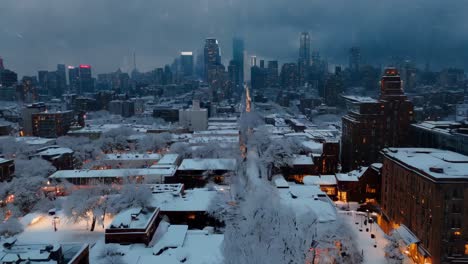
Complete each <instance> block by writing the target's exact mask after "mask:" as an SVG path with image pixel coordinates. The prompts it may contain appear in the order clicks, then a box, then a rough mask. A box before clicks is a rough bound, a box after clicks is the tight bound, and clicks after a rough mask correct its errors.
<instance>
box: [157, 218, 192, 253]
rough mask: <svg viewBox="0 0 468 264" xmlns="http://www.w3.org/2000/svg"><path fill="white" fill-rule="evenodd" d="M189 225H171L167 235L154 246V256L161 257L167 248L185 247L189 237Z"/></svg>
mask: <svg viewBox="0 0 468 264" xmlns="http://www.w3.org/2000/svg"><path fill="white" fill-rule="evenodd" d="M187 231H188V226H187V225H170V226H169V227H168V228H167V231H166V233H165V234H164V235H163V236H162V237H161V239H160V240H159V241H158V242H157V243H156V244H155V245H154V246H153V254H154V255H160V254H161V253H162V251H163V250H165V249H167V248H178V247H181V246H183V245H184V241H185V237H186V236H187Z"/></svg>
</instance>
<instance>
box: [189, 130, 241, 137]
mask: <svg viewBox="0 0 468 264" xmlns="http://www.w3.org/2000/svg"><path fill="white" fill-rule="evenodd" d="M238 135H239V130H238V129H221V130H203V131H195V132H193V136H194V137H200V136H238Z"/></svg>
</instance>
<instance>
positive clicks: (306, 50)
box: [298, 32, 310, 85]
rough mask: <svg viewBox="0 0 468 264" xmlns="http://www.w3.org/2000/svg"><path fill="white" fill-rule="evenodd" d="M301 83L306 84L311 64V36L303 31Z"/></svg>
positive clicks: (300, 58) (300, 56)
mask: <svg viewBox="0 0 468 264" xmlns="http://www.w3.org/2000/svg"><path fill="white" fill-rule="evenodd" d="M299 42H300V43H299V61H298V70H299V84H300V85H304V83H305V81H306V80H307V75H308V74H307V73H308V70H309V66H310V36H309V33H308V32H302V33H301V36H300V39H299Z"/></svg>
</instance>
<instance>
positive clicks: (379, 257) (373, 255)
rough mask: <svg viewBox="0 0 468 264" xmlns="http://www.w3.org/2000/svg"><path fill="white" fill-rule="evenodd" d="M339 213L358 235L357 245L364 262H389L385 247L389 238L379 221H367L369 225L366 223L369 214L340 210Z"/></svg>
mask: <svg viewBox="0 0 468 264" xmlns="http://www.w3.org/2000/svg"><path fill="white" fill-rule="evenodd" d="M339 214H340V215H341V216H342V217H343V220H344V221H345V222H347V223H349V226H350V228H351V232H353V233H354V235H355V237H356V241H357V243H358V244H357V245H356V246H357V247H358V249H359V250H360V251H361V252H362V254H363V257H364V260H363V263H365V264H375V263H387V260H386V259H385V250H384V248H385V246H386V245H387V243H388V240H387V239H386V238H385V233H384V232H383V231H382V229H380V227H379V226H378V225H377V223H372V224H369V223H367V225H364V220H365V219H366V217H367V214H366V213H363V212H357V211H339ZM356 223H357V224H356ZM366 228H369V231H366ZM360 230H362V231H360ZM371 234H374V235H375V238H374V239H373V238H371Z"/></svg>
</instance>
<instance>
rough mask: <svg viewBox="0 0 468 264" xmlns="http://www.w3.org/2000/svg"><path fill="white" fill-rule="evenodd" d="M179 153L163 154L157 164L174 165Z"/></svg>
mask: <svg viewBox="0 0 468 264" xmlns="http://www.w3.org/2000/svg"><path fill="white" fill-rule="evenodd" d="M178 159H179V154H164V155H163V156H162V158H161V159H160V160H159V161H158V165H176V163H177V160H178Z"/></svg>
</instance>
